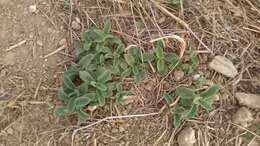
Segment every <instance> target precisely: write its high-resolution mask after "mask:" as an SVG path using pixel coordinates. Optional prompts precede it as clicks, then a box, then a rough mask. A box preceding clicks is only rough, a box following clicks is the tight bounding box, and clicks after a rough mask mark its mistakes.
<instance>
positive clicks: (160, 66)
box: [157, 60, 166, 74]
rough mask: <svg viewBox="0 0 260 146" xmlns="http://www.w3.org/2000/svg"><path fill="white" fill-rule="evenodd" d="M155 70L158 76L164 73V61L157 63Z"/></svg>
mask: <svg viewBox="0 0 260 146" xmlns="http://www.w3.org/2000/svg"><path fill="white" fill-rule="evenodd" d="M157 70H158V72H159V73H160V74H164V73H165V72H166V66H165V61H164V60H158V61H157Z"/></svg>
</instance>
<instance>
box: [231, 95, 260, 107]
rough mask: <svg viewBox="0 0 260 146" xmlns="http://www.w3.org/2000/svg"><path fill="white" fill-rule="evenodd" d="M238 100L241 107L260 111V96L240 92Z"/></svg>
mask: <svg viewBox="0 0 260 146" xmlns="http://www.w3.org/2000/svg"><path fill="white" fill-rule="evenodd" d="M236 98H237V100H238V102H239V104H241V105H245V106H247V107H249V108H257V109H260V95H256V94H248V93H243V92H238V93H236Z"/></svg>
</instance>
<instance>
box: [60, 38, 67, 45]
mask: <svg viewBox="0 0 260 146" xmlns="http://www.w3.org/2000/svg"><path fill="white" fill-rule="evenodd" d="M59 45H60V46H67V40H66V39H65V38H63V39H61V40H60V41H59Z"/></svg>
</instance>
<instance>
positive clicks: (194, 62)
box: [177, 48, 199, 74]
mask: <svg viewBox="0 0 260 146" xmlns="http://www.w3.org/2000/svg"><path fill="white" fill-rule="evenodd" d="M188 54H189V58H188V59H189V61H188V63H180V64H178V66H177V68H179V69H181V70H183V71H185V72H186V73H188V74H191V73H193V72H194V71H195V70H196V69H197V67H198V65H199V58H198V54H197V53H196V51H195V50H194V49H193V48H189V51H188Z"/></svg>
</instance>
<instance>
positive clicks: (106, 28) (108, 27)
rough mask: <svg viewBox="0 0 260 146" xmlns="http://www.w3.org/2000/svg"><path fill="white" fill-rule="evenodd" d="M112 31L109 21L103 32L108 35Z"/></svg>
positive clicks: (106, 22)
mask: <svg viewBox="0 0 260 146" xmlns="http://www.w3.org/2000/svg"><path fill="white" fill-rule="evenodd" d="M110 30H111V22H110V21H109V20H106V21H105V25H104V29H103V32H104V33H106V34H107V33H109V32H110Z"/></svg>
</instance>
